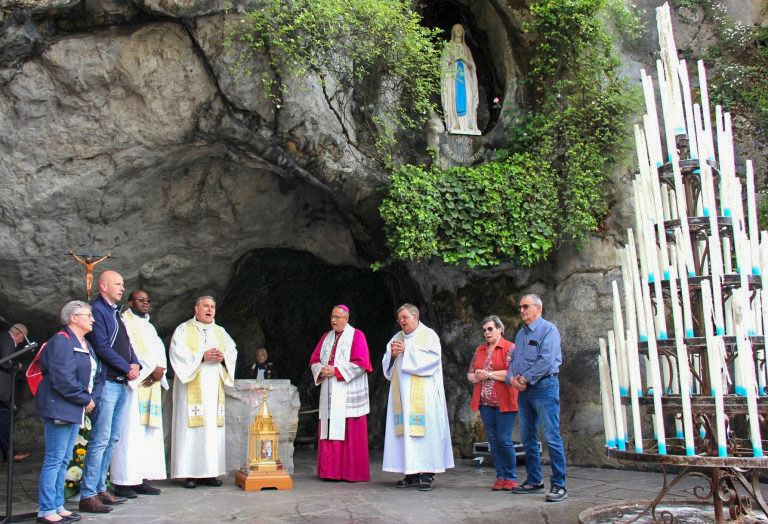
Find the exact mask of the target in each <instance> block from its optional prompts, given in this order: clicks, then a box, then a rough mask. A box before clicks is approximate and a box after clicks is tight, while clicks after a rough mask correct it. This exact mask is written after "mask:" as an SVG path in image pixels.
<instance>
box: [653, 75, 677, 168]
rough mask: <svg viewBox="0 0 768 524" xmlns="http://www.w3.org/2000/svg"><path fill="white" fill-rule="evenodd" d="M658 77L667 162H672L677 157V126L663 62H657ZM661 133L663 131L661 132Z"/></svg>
mask: <svg viewBox="0 0 768 524" xmlns="http://www.w3.org/2000/svg"><path fill="white" fill-rule="evenodd" d="M656 75H657V78H658V81H659V95H661V96H660V100H661V114H662V115H663V117H664V138H665V142H666V145H667V156H666V159H667V162H671V161H672V158H673V155H674V156H677V144H676V143H675V124H674V117H673V116H672V114H671V113H672V110H673V109H672V107H673V104H672V101H671V100H670V93H669V87H668V84H669V79H668V78H667V76H666V75H667V72H666V71H665V69H664V65H663V64H662V62H661V60H656ZM659 132H661V130H659Z"/></svg>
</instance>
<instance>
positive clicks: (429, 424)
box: [381, 322, 453, 475]
mask: <svg viewBox="0 0 768 524" xmlns="http://www.w3.org/2000/svg"><path fill="white" fill-rule="evenodd" d="M398 335H400V333H397V334H395V336H393V337H392V338H391V339H390V341H389V342H388V343H387V352H386V353H385V354H384V358H383V359H382V362H381V364H382V369H383V370H384V376H385V377H386V378H387V380H390V381H391V380H392V375H393V373H398V378H399V380H400V391H401V396H402V397H403V419H404V420H408V419H409V415H410V405H409V404H410V391H411V377H412V376H413V375H418V376H421V377H425V379H426V383H425V384H424V397H425V403H426V405H425V414H426V417H425V418H426V434H425V435H424V436H423V437H412V436H410V435H408V427H407V425H406V426H405V428H404V429H405V431H404V434H403V435H396V434H395V421H394V409H393V407H392V403H393V402H399V399H393V398H392V387H391V386H390V388H389V400H388V401H387V428H386V431H385V433H384V459H383V461H382V469H383V470H384V471H391V472H395V473H405V474H406V475H410V474H412V473H426V472H432V473H442V472H444V471H445V470H446V469H447V468H452V467H453V448H452V446H451V429H450V427H449V425H448V408H447V406H446V404H445V390H444V388H443V363H442V360H441V349H440V339H439V338H438V336H437V333H435V332H434V331H433V330H432V329H430V328H428V327H427V326H425V325H424V324H423V323H421V322H420V323H419V325H418V327H417V328H416V329H415V330H413V331H412V332H411V333H410V334H408V335H405V336H404V339H405V352H404V353H403V354H402V355H400V356H399V357H398V358H397V359H396V360H395V362H394V364H393V365H392V367H391V368H390V362H391V361H392V342H394V341H395V339H396V338H397V337H398Z"/></svg>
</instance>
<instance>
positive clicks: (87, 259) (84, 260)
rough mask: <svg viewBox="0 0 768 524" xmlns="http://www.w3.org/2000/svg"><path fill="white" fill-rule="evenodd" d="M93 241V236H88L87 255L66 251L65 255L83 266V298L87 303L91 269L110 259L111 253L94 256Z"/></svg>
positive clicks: (91, 282) (91, 283) (91, 276)
mask: <svg viewBox="0 0 768 524" xmlns="http://www.w3.org/2000/svg"><path fill="white" fill-rule="evenodd" d="M93 241H94V236H93V235H89V236H88V253H87V254H80V255H78V254H75V252H74V251H68V252H67V255H71V256H72V258H74V259H75V260H77V261H78V262H80V263H81V264H82V265H84V266H85V296H86V299H87V300H88V301H90V300H91V286H92V285H93V268H94V267H96V264H98V263H99V262H103V261H104V260H106V259H107V258H112V253H107V254H106V255H96V254H94V253H93Z"/></svg>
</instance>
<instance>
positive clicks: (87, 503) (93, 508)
mask: <svg viewBox="0 0 768 524" xmlns="http://www.w3.org/2000/svg"><path fill="white" fill-rule="evenodd" d="M78 507H79V508H80V511H85V512H87V513H109V512H110V511H112V508H110V507H109V506H105V505H104V504H102V503H101V501H100V500H99V497H98V495H94V496H92V497H86V498H84V499H80V505H79V506H78Z"/></svg>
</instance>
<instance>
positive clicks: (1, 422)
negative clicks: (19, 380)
mask: <svg viewBox="0 0 768 524" xmlns="http://www.w3.org/2000/svg"><path fill="white" fill-rule="evenodd" d="M27 334H28V331H27V327H26V326H25V325H24V324H14V325H12V326H11V329H9V330H8V331H5V332H3V333H0V358H5V357H7V356H8V355H10V354H11V353H13V352H14V351H15V350H16V347H17V346H18V345H19V344H21V343H22V342H24V340H25V339H26V337H27ZM12 371H13V370H12V365H11V364H10V363H9V362H6V363H5V364H3V365H2V366H0V452H2V454H3V460H8V445H9V443H10V440H11V435H10V429H11V428H10V425H11V409H13V406H11V391H12V390H13V388H14V387H16V384H14V383H13V375H12ZM28 456H29V453H28V452H24V453H16V454H14V456H13V460H15V461H16V462H18V461H20V460H24V459H25V458H27V457H28Z"/></svg>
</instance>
